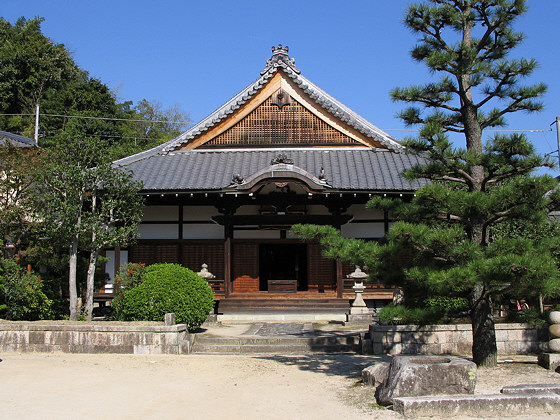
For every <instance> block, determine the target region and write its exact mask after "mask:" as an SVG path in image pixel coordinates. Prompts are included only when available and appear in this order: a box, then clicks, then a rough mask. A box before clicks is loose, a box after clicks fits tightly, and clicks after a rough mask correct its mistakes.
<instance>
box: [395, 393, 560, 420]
mask: <svg viewBox="0 0 560 420" xmlns="http://www.w3.org/2000/svg"><path fill="white" fill-rule="evenodd" d="M393 410H394V411H396V412H397V413H399V414H401V415H403V416H404V417H406V418H409V417H412V418H415V417H420V416H422V417H430V416H432V417H435V418H443V417H451V416H456V415H459V414H460V415H462V416H472V417H482V418H486V417H499V418H502V417H505V416H514V415H516V416H517V415H521V414H531V415H534V414H542V413H560V396H559V395H556V394H553V393H540V394H487V395H441V396H433V397H432V396H425V397H398V398H394V399H393Z"/></svg>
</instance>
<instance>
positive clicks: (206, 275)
mask: <svg viewBox="0 0 560 420" xmlns="http://www.w3.org/2000/svg"><path fill="white" fill-rule="evenodd" d="M196 274H198V275H199V276H200V277H202V278H203V279H204V280H206V281H208V280H213V279H215V278H216V276H215V275H214V274H212V273H211V272H210V271H208V264H202V269H201V270H200V271H199V272H198V273H196ZM208 284H210V283H208ZM210 315H212V316H214V309H213V308H212V310H211V311H210Z"/></svg>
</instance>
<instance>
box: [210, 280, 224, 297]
mask: <svg viewBox="0 0 560 420" xmlns="http://www.w3.org/2000/svg"><path fill="white" fill-rule="evenodd" d="M208 284H209V285H210V287H211V288H212V291H213V292H214V294H215V295H225V293H226V288H225V281H224V280H218V279H210V280H208Z"/></svg>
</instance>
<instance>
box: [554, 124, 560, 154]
mask: <svg viewBox="0 0 560 420" xmlns="http://www.w3.org/2000/svg"><path fill="white" fill-rule="evenodd" d="M553 124H554V123H553ZM556 140H557V141H558V164H559V165H560V117H556Z"/></svg>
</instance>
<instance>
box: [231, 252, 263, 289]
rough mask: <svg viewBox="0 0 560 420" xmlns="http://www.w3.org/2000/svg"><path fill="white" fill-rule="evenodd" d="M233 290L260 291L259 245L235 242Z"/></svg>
mask: <svg viewBox="0 0 560 420" xmlns="http://www.w3.org/2000/svg"><path fill="white" fill-rule="evenodd" d="M232 277H233V292H234V293H237V292H258V291H259V246H258V244H256V243H234V244H233V276H232Z"/></svg>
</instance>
